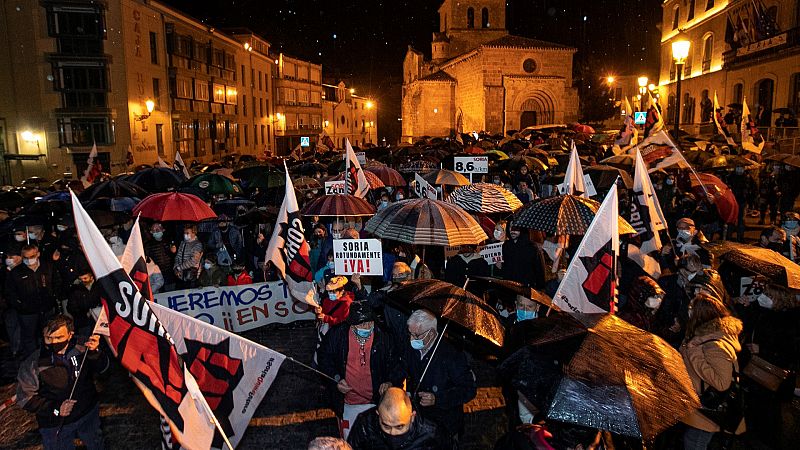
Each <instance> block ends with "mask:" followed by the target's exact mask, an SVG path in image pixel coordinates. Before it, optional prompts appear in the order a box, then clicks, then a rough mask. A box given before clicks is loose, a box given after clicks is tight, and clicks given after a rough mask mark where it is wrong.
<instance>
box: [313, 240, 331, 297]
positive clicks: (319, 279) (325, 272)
mask: <svg viewBox="0 0 800 450" xmlns="http://www.w3.org/2000/svg"><path fill="white" fill-rule="evenodd" d="M334 268H335V264H334V261H333V251H329V252H328V257H327V261H326V262H325V265H324V266H322V267H320V268H319V270H317V271H316V272H315V273H314V281H315V282H316V283H317V284H319V285H320V288H319V289H323V288H324V287H325V285H326V284H328V282H329V281H330V280H331V278H333V276H334V275H335V273H334ZM323 297H324V296H323Z"/></svg>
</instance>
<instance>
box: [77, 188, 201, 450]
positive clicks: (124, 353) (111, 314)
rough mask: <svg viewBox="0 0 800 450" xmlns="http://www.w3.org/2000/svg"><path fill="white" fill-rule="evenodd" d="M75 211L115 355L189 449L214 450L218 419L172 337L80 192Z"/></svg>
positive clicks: (79, 236)
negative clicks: (88, 210) (104, 237)
mask: <svg viewBox="0 0 800 450" xmlns="http://www.w3.org/2000/svg"><path fill="white" fill-rule="evenodd" d="M72 210H73V216H74V217H75V229H76V230H77V233H78V238H79V240H80V243H81V246H82V247H83V251H84V253H85V254H86V260H87V261H88V262H89V264H90V265H91V267H92V271H93V272H94V276H95V279H96V280H97V281H96V283H99V285H100V286H101V290H102V294H101V301H102V308H103V313H104V314H105V319H106V321H105V322H106V324H107V325H105V326H106V327H107V330H108V333H107V334H108V342H109V345H110V347H111V350H112V352H113V353H114V354H115V355H117V358H119V361H120V363H121V364H122V366H123V367H125V369H126V370H128V372H130V375H131V377H132V378H133V380H134V381H135V382H136V385H137V386H138V387H139V389H141V391H142V394H144V396H145V398H146V399H147V401H148V402H149V403H150V405H151V406H153V408H155V409H156V410H157V411H158V412H159V413H160V414H161V415H163V416H165V417H167V419H168V420H169V422H170V426H171V427H172V429H173V432H174V433H175V434H176V437H177V438H178V440H179V441H180V442H181V443H182V445H183V446H184V447H186V448H188V449H191V450H194V449H198V450H199V449H207V448H210V446H211V443H212V440H213V438H214V433H215V422H216V418H215V417H214V414H213V412H212V411H211V409H210V408H209V406H208V404H207V403H206V400H205V398H204V397H203V394H202V392H200V388H199V387H198V386H197V382H196V381H195V379H194V377H193V376H192V375H191V373H190V372H189V371H188V369H187V367H186V365H185V364H184V362H183V360H182V359H181V357H180V356H179V354H178V352H177V350H176V348H175V345H174V343H173V341H172V337H171V336H170V334H169V333H168V332H167V330H166V328H164V326H163V324H162V323H161V321H160V320H159V319H158V318H157V317H156V315H155V314H154V313H153V310H152V309H151V308H150V302H148V301H146V300H145V299H144V298H143V296H142V294H141V293H140V292H139V290H138V289H137V287H136V284H134V282H133V281H132V280H131V278H130V276H129V275H128V274H127V273H126V272H125V269H124V268H123V267H122V264H120V262H119V260H117V258H116V257H115V256H114V252H112V251H111V247H109V246H108V244H107V243H106V241H105V239H103V236H102V234H100V230H98V229H97V226H96V225H95V224H94V222H93V221H92V219H91V218H90V217H89V215H88V214H87V213H86V211H85V210H84V209H83V207H82V206H81V204H80V202H79V201H78V197H77V196H75V194H74V193H73V194H72ZM98 322H100V321H98ZM100 326H101V327H102V326H103V325H102V324H101V325H100Z"/></svg>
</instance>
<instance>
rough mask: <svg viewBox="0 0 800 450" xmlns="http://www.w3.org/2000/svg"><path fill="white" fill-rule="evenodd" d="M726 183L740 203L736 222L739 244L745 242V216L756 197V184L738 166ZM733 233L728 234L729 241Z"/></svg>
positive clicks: (741, 167)
mask: <svg viewBox="0 0 800 450" xmlns="http://www.w3.org/2000/svg"><path fill="white" fill-rule="evenodd" d="M725 183H726V184H727V185H728V187H729V188H731V191H732V192H733V196H734V197H736V202H737V203H739V215H738V216H737V222H736V233H737V234H736V237H737V240H738V241H739V242H744V215H745V213H746V212H747V207H746V205H747V204H749V203H750V199H751V197H752V196H754V195H756V192H757V191H756V184H755V181H754V180H753V177H751V176H750V175H749V174H748V173H746V171H745V170H744V166H736V167H735V168H734V171H733V173H732V174H730V175H728V177H727V179H726V180H725ZM732 234H733V233H732V232H730V233H728V239H729V240H730V239H731V238H732V236H731V235H732Z"/></svg>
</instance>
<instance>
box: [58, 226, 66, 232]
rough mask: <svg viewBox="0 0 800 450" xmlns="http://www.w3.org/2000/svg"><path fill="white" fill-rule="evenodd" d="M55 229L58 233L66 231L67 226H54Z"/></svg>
mask: <svg viewBox="0 0 800 450" xmlns="http://www.w3.org/2000/svg"><path fill="white" fill-rule="evenodd" d="M56 229H57V230H58V231H67V226H66V225H56Z"/></svg>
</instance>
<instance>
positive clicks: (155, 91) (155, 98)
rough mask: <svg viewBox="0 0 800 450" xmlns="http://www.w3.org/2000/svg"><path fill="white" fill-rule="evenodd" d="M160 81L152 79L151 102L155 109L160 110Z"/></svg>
mask: <svg viewBox="0 0 800 450" xmlns="http://www.w3.org/2000/svg"><path fill="white" fill-rule="evenodd" d="M160 100H161V80H159V79H158V78H153V102H155V104H156V108H161V101H160Z"/></svg>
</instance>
